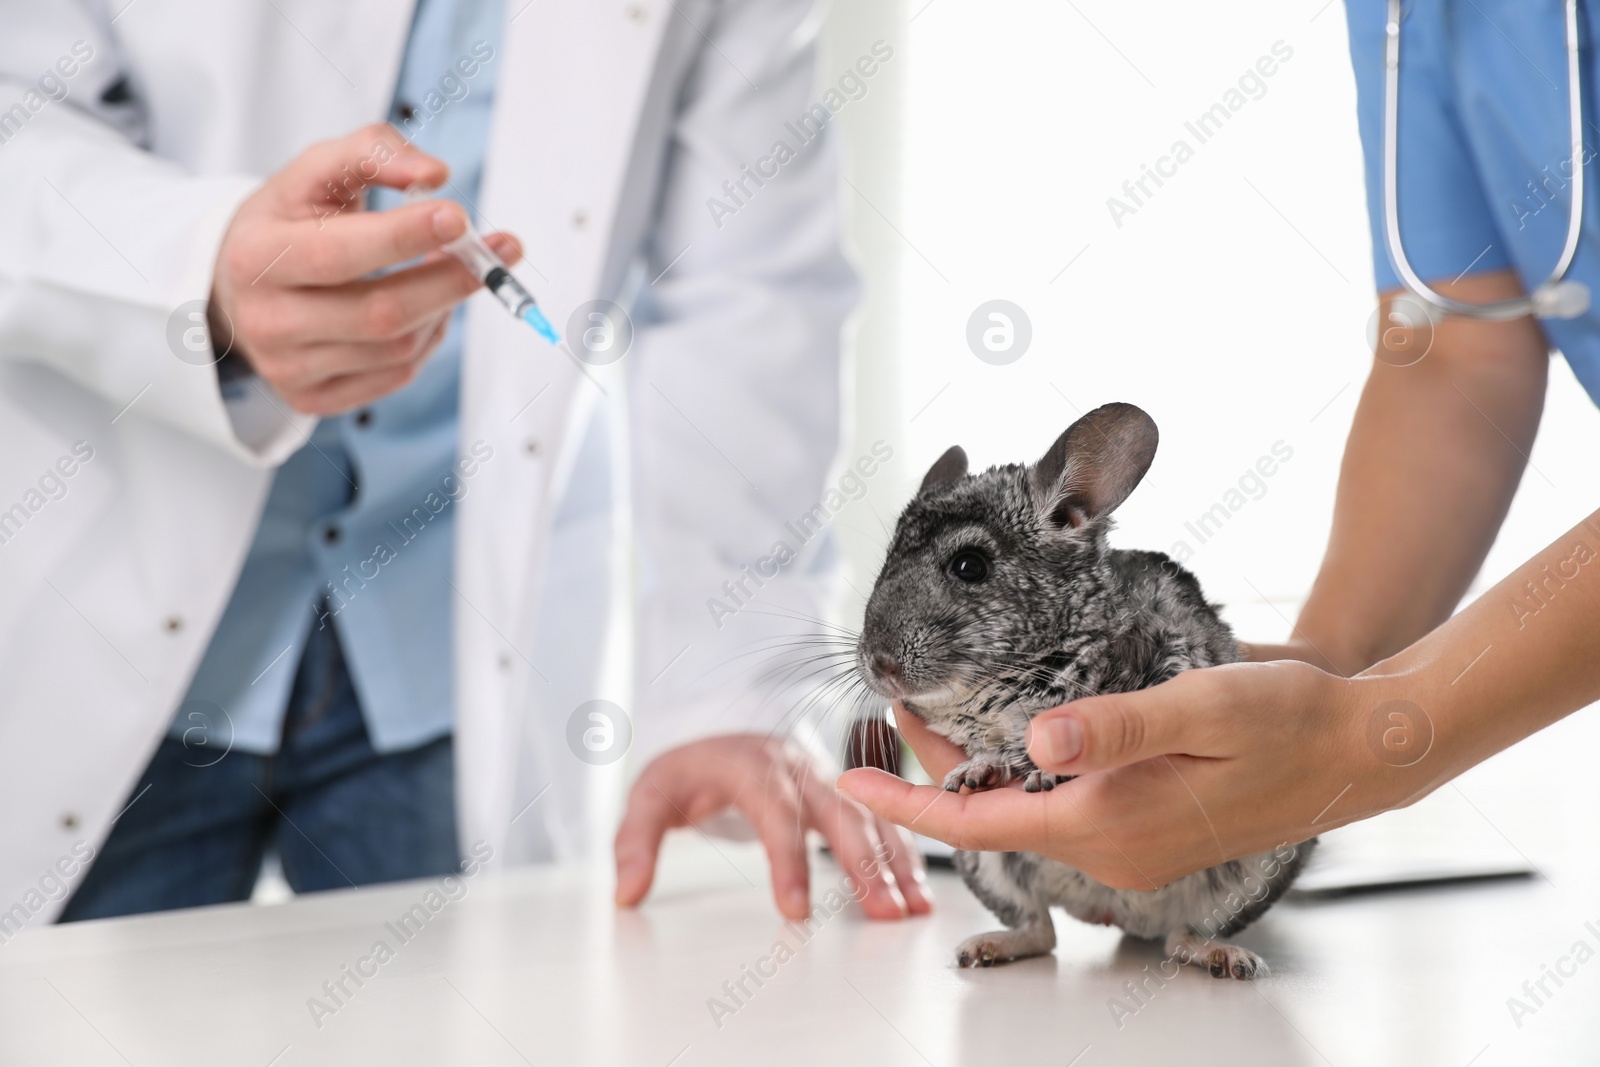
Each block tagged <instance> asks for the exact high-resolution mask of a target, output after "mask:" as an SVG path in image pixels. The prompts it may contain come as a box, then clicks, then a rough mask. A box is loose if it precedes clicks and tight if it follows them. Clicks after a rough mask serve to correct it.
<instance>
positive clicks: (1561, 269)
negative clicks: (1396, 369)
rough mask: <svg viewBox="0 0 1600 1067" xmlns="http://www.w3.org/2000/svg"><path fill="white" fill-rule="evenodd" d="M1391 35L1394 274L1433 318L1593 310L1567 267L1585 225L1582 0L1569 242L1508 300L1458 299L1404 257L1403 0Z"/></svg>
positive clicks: (1389, 179)
mask: <svg viewBox="0 0 1600 1067" xmlns="http://www.w3.org/2000/svg"><path fill="white" fill-rule="evenodd" d="M1384 31H1385V33H1386V34H1387V37H1388V40H1387V42H1386V46H1385V66H1386V68H1387V69H1386V70H1385V72H1384V80H1383V223H1384V236H1385V238H1386V239H1387V241H1388V245H1389V256H1390V258H1391V259H1392V260H1393V261H1394V268H1395V273H1397V274H1398V275H1399V276H1400V281H1401V282H1402V283H1404V285H1405V287H1406V288H1407V289H1408V290H1410V292H1411V294H1412V295H1413V296H1415V297H1416V298H1417V300H1419V301H1421V303H1422V305H1423V307H1422V308H1421V309H1420V310H1423V311H1424V312H1426V313H1427V314H1428V317H1429V318H1430V319H1434V318H1439V317H1441V316H1442V315H1463V316H1467V317H1469V318H1474V319H1484V320H1488V321H1493V322H1503V321H1505V320H1507V319H1519V318H1522V317H1523V316H1524V315H1533V316H1536V317H1538V318H1542V319H1574V318H1577V317H1578V316H1579V315H1582V314H1583V313H1584V312H1585V311H1587V310H1589V287H1588V286H1586V285H1584V284H1583V283H1582V282H1578V281H1571V280H1569V279H1568V278H1567V271H1568V270H1569V269H1570V268H1571V266H1572V259H1573V257H1574V256H1576V255H1577V253H1578V236H1579V234H1580V233H1581V232H1582V229H1583V177H1584V176H1583V94H1582V91H1581V83H1580V82H1579V77H1580V72H1579V64H1578V0H1567V121H1568V126H1569V130H1570V133H1571V143H1572V155H1571V157H1570V158H1571V159H1572V161H1573V166H1572V206H1571V207H1570V208H1569V209H1568V215H1567V243H1566V247H1564V248H1563V249H1562V250H1561V257H1560V258H1559V259H1557V260H1556V265H1555V269H1554V270H1552V271H1551V272H1550V276H1549V277H1548V278H1546V279H1545V280H1544V281H1543V282H1542V283H1541V284H1540V285H1539V286H1538V287H1537V288H1535V289H1534V291H1533V292H1532V293H1529V294H1528V295H1527V296H1519V297H1515V298H1513V299H1510V300H1495V301H1492V302H1490V303H1487V304H1473V303H1468V302H1466V301H1464V300H1455V299H1452V298H1451V297H1448V296H1445V295H1444V294H1442V293H1438V292H1435V291H1434V290H1433V289H1432V287H1430V286H1429V285H1428V283H1427V282H1425V281H1423V280H1422V279H1421V278H1420V277H1419V276H1418V275H1417V272H1416V271H1414V270H1412V269H1411V261H1410V260H1408V259H1407V258H1406V250H1405V245H1404V244H1403V243H1402V242H1401V240H1400V215H1399V207H1398V204H1399V199H1400V198H1399V194H1398V191H1397V190H1398V186H1399V182H1398V181H1397V180H1396V174H1397V173H1398V169H1399V168H1398V164H1397V160H1396V157H1397V155H1398V151H1397V148H1396V143H1397V140H1398V128H1399V125H1400V123H1399V113H1400V0H1389V21H1388V23H1387V25H1385V27H1384Z"/></svg>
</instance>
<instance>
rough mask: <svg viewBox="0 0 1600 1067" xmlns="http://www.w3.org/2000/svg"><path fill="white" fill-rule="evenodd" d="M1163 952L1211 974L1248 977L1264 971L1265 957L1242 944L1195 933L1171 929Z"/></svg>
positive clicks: (1244, 979) (1242, 979) (1262, 975)
mask: <svg viewBox="0 0 1600 1067" xmlns="http://www.w3.org/2000/svg"><path fill="white" fill-rule="evenodd" d="M1167 955H1169V956H1173V957H1176V958H1177V960H1178V962H1179V963H1192V964H1194V965H1195V966H1196V967H1204V968H1205V969H1206V970H1208V971H1210V972H1211V977H1213V978H1238V979H1240V980H1241V981H1249V980H1250V979H1252V978H1263V977H1265V976H1266V975H1267V973H1268V968H1267V961H1266V960H1264V959H1262V958H1261V957H1260V956H1257V955H1256V954H1255V953H1254V952H1251V951H1250V950H1249V949H1247V948H1245V947H1244V946H1243V945H1230V944H1228V942H1226V941H1213V940H1211V939H1210V938H1206V937H1201V936H1200V935H1199V934H1188V933H1174V934H1171V935H1169V936H1168V937H1167Z"/></svg>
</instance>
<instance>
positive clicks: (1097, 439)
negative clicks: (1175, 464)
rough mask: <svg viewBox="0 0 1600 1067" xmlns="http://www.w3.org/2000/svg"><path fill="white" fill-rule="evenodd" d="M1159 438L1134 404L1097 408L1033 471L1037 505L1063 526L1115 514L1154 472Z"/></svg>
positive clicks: (1030, 481) (1030, 474) (1030, 476)
mask: <svg viewBox="0 0 1600 1067" xmlns="http://www.w3.org/2000/svg"><path fill="white" fill-rule="evenodd" d="M1158 438H1159V435H1158V434H1157V433H1156V424H1155V420H1153V419H1151V418H1150V416H1149V415H1146V414H1145V413H1144V412H1143V411H1142V410H1140V409H1139V408H1136V407H1134V406H1133V405H1132V404H1107V405H1105V406H1104V407H1098V408H1095V409H1094V410H1093V411H1091V412H1089V414H1087V415H1085V416H1084V417H1083V418H1081V419H1079V420H1078V421H1077V422H1075V423H1073V424H1072V425H1071V426H1069V427H1067V432H1066V433H1064V434H1062V435H1061V436H1060V437H1058V438H1056V443H1055V444H1053V445H1051V446H1050V450H1049V451H1048V452H1046V453H1045V454H1044V458H1043V459H1041V460H1039V462H1038V463H1036V464H1034V465H1033V466H1032V467H1030V468H1029V469H1028V484H1029V486H1030V488H1031V489H1032V490H1033V499H1034V502H1035V503H1036V504H1037V505H1038V507H1039V510H1040V512H1041V513H1042V514H1043V515H1044V516H1045V517H1046V518H1048V519H1049V521H1050V522H1052V523H1054V524H1055V525H1057V526H1060V527H1071V528H1073V529H1076V528H1078V527H1080V526H1083V525H1085V524H1087V523H1090V522H1093V521H1095V520H1096V519H1099V518H1103V517H1105V516H1106V515H1109V514H1111V513H1112V512H1113V511H1115V510H1116V509H1117V506H1118V505H1119V504H1121V503H1122V502H1123V501H1124V500H1126V499H1127V498H1128V494H1129V493H1131V492H1133V487H1134V486H1136V485H1138V484H1139V481H1140V479H1142V478H1143V477H1144V475H1145V472H1146V471H1148V470H1149V469H1150V461H1151V460H1153V459H1155V455H1156V442H1157V440H1158Z"/></svg>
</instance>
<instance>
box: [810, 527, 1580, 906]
mask: <svg viewBox="0 0 1600 1067" xmlns="http://www.w3.org/2000/svg"><path fill="white" fill-rule="evenodd" d="M1597 546H1600V511H1597V512H1595V513H1594V514H1592V515H1590V516H1589V517H1588V519H1587V520H1585V521H1584V522H1583V523H1580V524H1579V525H1577V526H1575V527H1574V528H1573V529H1571V530H1569V531H1568V532H1567V533H1565V534H1563V535H1562V536H1561V537H1560V538H1558V539H1557V540H1556V541H1555V542H1553V543H1552V544H1551V545H1550V546H1549V547H1547V548H1545V549H1544V550H1543V551H1542V552H1540V553H1539V554H1537V555H1536V556H1534V557H1533V558H1532V559H1531V560H1529V561H1528V562H1527V563H1525V564H1523V565H1522V566H1521V567H1519V568H1518V569H1517V570H1515V571H1513V572H1512V573H1511V574H1510V575H1508V576H1507V577H1506V578H1504V579H1503V580H1502V581H1501V582H1499V583H1498V584H1497V585H1496V586H1494V588H1492V589H1490V590H1489V591H1487V592H1486V593H1484V594H1483V595H1482V596H1481V597H1479V598H1478V599H1477V600H1476V601H1475V602H1473V603H1472V604H1470V605H1469V606H1468V607H1466V608H1464V609H1463V610H1461V611H1460V612H1458V613H1457V614H1456V615H1455V616H1454V617H1452V618H1451V619H1450V620H1449V621H1448V622H1446V623H1445V624H1444V625H1442V626H1440V627H1439V628H1438V629H1436V630H1434V631H1433V632H1432V633H1430V634H1428V635H1427V636H1425V637H1423V638H1422V639H1421V640H1420V641H1418V642H1416V643H1415V644H1413V645H1411V646H1410V647H1409V648H1406V649H1404V650H1403V651H1401V652H1399V653H1397V654H1396V655H1394V656H1391V657H1389V658H1388V659H1385V660H1383V661H1382V662H1380V663H1378V664H1376V665H1375V666H1372V667H1370V668H1368V669H1367V670H1364V671H1362V672H1361V673H1360V674H1357V675H1355V676H1354V677H1351V678H1341V677H1339V676H1337V675H1333V674H1329V673H1326V672H1324V671H1322V670H1319V669H1318V668H1316V667H1313V666H1311V665H1310V664H1307V663H1300V662H1296V661H1295V660H1277V661H1274V662H1268V663H1231V664H1228V665H1226V666H1221V667H1207V668H1204V669H1199V670H1192V671H1186V672H1185V673H1183V674H1180V675H1178V676H1177V677H1176V678H1173V679H1172V680H1171V681H1168V682H1164V683H1162V684H1161V685H1157V686H1153V687H1151V688H1149V689H1142V690H1139V691H1137V692H1133V693H1117V694H1110V695H1106V696H1096V697H1088V698H1086V699H1083V700H1076V701H1073V702H1072V703H1071V704H1067V705H1065V706H1063V707H1059V708H1052V709H1050V710H1049V711H1044V712H1041V713H1039V715H1037V716H1036V717H1035V718H1034V719H1033V721H1032V723H1031V724H1030V737H1029V743H1028V755H1029V757H1030V758H1031V759H1032V760H1033V762H1034V763H1036V764H1038V766H1039V767H1040V768H1041V769H1042V770H1045V771H1050V772H1052V773H1055V774H1060V775H1078V776H1079V777H1076V778H1074V779H1073V780H1071V781H1068V782H1063V783H1061V784H1059V785H1057V786H1056V787H1055V789H1054V790H1053V791H1051V792H1047V793H1026V792H1024V791H1022V790H1021V789H996V790H992V791H990V792H986V793H975V794H968V795H956V794H953V793H946V792H944V791H943V790H940V789H935V788H931V787H926V786H913V785H911V784H910V783H908V782H904V781H901V780H900V779H898V778H893V777H891V776H889V775H887V774H884V773H883V772H881V771H870V770H855V771H851V772H849V773H848V774H846V775H845V776H844V777H843V778H842V779H841V780H840V785H841V786H842V788H843V789H844V790H845V792H847V793H849V794H850V795H851V796H853V797H855V798H856V799H857V800H860V801H861V802H862V803H863V804H865V805H866V806H867V807H869V808H871V809H872V810H873V811H875V812H877V813H878V814H879V815H881V816H883V817H884V818H886V819H889V820H891V821H893V822H897V823H900V824H901V825H903V826H908V827H910V828H912V829H914V830H918V831H920V832H922V833H925V834H928V835H929V836H931V837H937V838H939V839H940V840H943V841H948V842H950V843H951V844H953V845H955V846H956V847H958V848H963V849H972V850H977V851H1013V850H1023V851H1029V852H1039V853H1043V854H1044V855H1046V856H1049V857H1051V858H1052V859H1057V860H1060V861H1062V862H1063V863H1068V864H1071V865H1072V866H1074V867H1077V868H1078V869H1079V870H1082V871H1083V872H1084V873H1086V874H1088V875H1090V876H1091V877H1093V878H1096V879H1098V880H1099V881H1101V882H1104V883H1105V884H1106V885H1109V886H1112V887H1113V888H1118V889H1153V888H1156V887H1158V886H1161V885H1165V884H1166V883H1168V882H1170V881H1172V880H1173V879H1175V878H1179V877H1181V876H1183V875H1185V874H1189V873H1192V872H1194V871H1197V870H1200V869H1202V868H1205V867H1210V866H1214V865H1215V864H1217V863H1219V862H1220V861H1222V860H1225V859H1234V858H1237V857H1240V856H1244V855H1248V854H1250V853H1253V852H1260V851H1264V850H1266V849H1272V848H1276V847H1277V846H1279V845H1281V844H1285V843H1294V842H1298V841H1302V840H1305V839H1306V838H1308V837H1311V836H1313V835H1315V834H1317V833H1320V832H1322V831H1324V830H1329V829H1332V828H1334V827H1336V826H1341V825H1343V824H1345V823H1348V822H1353V821H1355V820H1357V819H1361V818H1365V817H1367V816H1369V815H1375V814H1377V813H1378V812H1381V811H1386V810H1388V809H1390V808H1396V807H1401V806H1403V805H1405V804H1408V803H1411V802H1413V801H1415V800H1417V799H1419V798H1421V797H1422V796H1423V795H1425V794H1427V793H1429V792H1431V791H1432V790H1434V789H1437V788H1438V787H1439V786H1441V785H1443V784H1444V783H1445V782H1447V781H1449V780H1450V779H1451V778H1453V777H1455V776H1456V775H1458V774H1460V773H1461V772H1462V771H1464V770H1466V769H1467V768H1468V767H1471V766H1473V765H1474V764H1476V763H1479V762H1480V761H1482V760H1484V759H1487V758H1488V757H1489V756H1491V755H1493V754H1494V753H1496V752H1499V751H1500V750H1502V749H1504V748H1506V747H1508V746H1510V745H1512V744H1514V743H1515V742H1517V741H1519V740H1521V739H1522V738H1524V737H1526V736H1528V735H1529V734H1531V733H1533V732H1535V731H1537V730H1539V729H1541V728H1543V727H1545V726H1547V725H1549V724H1550V723H1552V722H1554V721H1556V720H1557V719H1559V718H1561V717H1562V716H1564V715H1567V714H1569V713H1570V712H1572V711H1574V710H1576V709H1577V708H1581V707H1584V706H1585V705H1587V704H1590V703H1592V702H1594V701H1596V700H1600V660H1597V659H1596V657H1595V656H1594V643H1595V640H1596V637H1597V635H1600V581H1596V580H1595V579H1594V577H1593V576H1592V574H1591V572H1590V570H1589V568H1590V567H1592V566H1595V564H1594V562H1593V561H1594V560H1596V559H1600V547H1597ZM1552 575H1555V576H1558V577H1560V579H1561V584H1560V585H1559V586H1556V585H1555V584H1554V578H1552V577H1551V576H1552ZM1530 589H1542V590H1545V592H1546V595H1544V596H1543V597H1542V598H1539V599H1533V598H1532V597H1531V596H1530V594H1529V592H1528V590H1530ZM1550 589H1556V590H1558V591H1557V592H1555V593H1554V594H1550V593H1549V590H1550ZM897 721H898V723H899V724H900V726H901V730H902V732H903V733H904V734H905V736H906V739H907V740H908V741H910V743H911V746H912V748H913V749H915V750H916V752H917V755H918V756H919V758H921V759H922V760H923V762H924V765H925V766H926V767H927V769H928V770H929V771H930V772H932V773H933V774H934V775H935V776H936V777H937V776H940V775H942V774H943V772H944V771H945V770H947V769H948V768H949V767H951V766H954V764H955V763H956V762H958V761H959V760H960V759H961V758H963V757H962V756H961V755H960V753H959V750H957V749H955V748H954V746H952V745H950V744H949V743H948V742H947V741H945V740H944V739H943V738H939V737H934V736H933V735H931V734H929V733H928V731H927V730H926V728H924V727H923V726H922V725H921V723H919V722H917V721H916V720H915V718H914V717H913V716H911V715H909V714H907V713H901V714H900V715H898V716H897Z"/></svg>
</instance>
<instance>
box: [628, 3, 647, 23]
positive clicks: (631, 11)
mask: <svg viewBox="0 0 1600 1067" xmlns="http://www.w3.org/2000/svg"><path fill="white" fill-rule="evenodd" d="M648 14H649V12H647V11H645V9H644V8H642V7H640V6H639V5H638V4H629V5H628V21H629V22H643V21H644V20H645V16H646V15H648Z"/></svg>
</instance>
